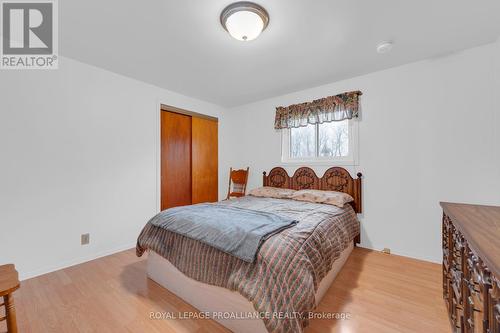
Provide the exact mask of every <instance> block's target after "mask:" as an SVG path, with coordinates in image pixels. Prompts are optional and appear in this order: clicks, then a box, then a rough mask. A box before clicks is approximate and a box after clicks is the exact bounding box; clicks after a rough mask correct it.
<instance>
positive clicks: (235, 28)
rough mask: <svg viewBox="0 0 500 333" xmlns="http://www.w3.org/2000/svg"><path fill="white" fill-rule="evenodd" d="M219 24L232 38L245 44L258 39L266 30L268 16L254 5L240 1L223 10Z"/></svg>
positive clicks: (262, 9)
mask: <svg viewBox="0 0 500 333" xmlns="http://www.w3.org/2000/svg"><path fill="white" fill-rule="evenodd" d="M220 23H221V24H222V26H223V27H224V29H226V31H227V32H229V34H230V35H231V36H232V37H233V38H235V39H237V40H241V41H245V42H246V41H250V40H253V39H255V38H257V37H259V35H260V34H261V32H262V31H264V29H266V27H267V25H268V24H269V14H268V13H267V11H266V10H265V9H264V8H263V7H262V6H259V5H258V4H256V3H253V2H249V1H240V2H235V3H233V4H230V5H229V6H227V7H226V8H224V10H223V11H222V13H221V14H220Z"/></svg>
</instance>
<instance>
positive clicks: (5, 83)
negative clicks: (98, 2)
mask: <svg viewBox="0 0 500 333" xmlns="http://www.w3.org/2000/svg"><path fill="white" fill-rule="evenodd" d="M159 103H164V104H168V105H173V106H177V107H180V108H185V109H188V110H191V111H196V112H200V113H204V114H209V115H213V116H218V117H219V119H220V122H219V124H220V136H224V125H225V123H224V120H223V114H222V113H223V109H222V108H220V107H218V106H215V105H213V104H209V103H205V102H202V101H199V100H195V99H192V98H189V97H186V96H182V95H179V94H175V93H172V92H169V91H166V90H162V89H160V88H157V87H154V86H151V85H147V84H145V83H141V82H138V81H135V80H132V79H128V78H125V77H123V76H120V75H117V74H113V73H111V72H108V71H105V70H102V69H99V68H96V67H92V66H88V65H85V64H82V63H80V62H77V61H73V60H70V59H66V58H62V59H61V63H60V69H59V70H56V71H2V72H1V73H0V264H2V263H7V262H14V263H15V264H16V266H17V268H18V270H19V272H20V273H21V277H22V278H27V277H30V276H34V275H38V274H41V273H44V272H47V271H51V270H54V269H57V268H60V267H63V266H67V265H70V264H74V263H77V262H81V261H85V260H88V259H92V258H95V257H97V256H100V255H104V254H108V253H112V252H115V251H117V250H120V249H125V248H131V247H133V246H135V242H136V239H137V236H138V234H139V232H140V230H141V228H142V227H143V226H144V224H145V223H146V221H147V219H148V218H149V217H151V216H153V215H154V214H155V213H156V211H157V208H158V206H157V203H158V197H157V183H158V179H157V175H158V169H157V164H158V160H157V156H158V151H157V149H158V142H159V139H158V132H157V128H158V117H159V114H158V112H159V109H158V105H159ZM223 154H224V148H223V147H221V152H220V155H221V158H222V157H223ZM224 171H225V170H222V169H221V175H220V179H221V181H220V183H221V195H224V194H225V193H224V191H225V190H226V177H227V174H226V173H227V172H224ZM87 232H88V233H90V238H91V241H90V245H87V246H81V245H80V234H82V233H87Z"/></svg>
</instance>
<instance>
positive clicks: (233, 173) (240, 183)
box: [226, 167, 250, 199]
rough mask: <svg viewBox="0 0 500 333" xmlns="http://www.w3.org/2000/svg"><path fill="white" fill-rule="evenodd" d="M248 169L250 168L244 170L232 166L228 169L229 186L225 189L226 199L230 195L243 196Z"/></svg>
mask: <svg viewBox="0 0 500 333" xmlns="http://www.w3.org/2000/svg"><path fill="white" fill-rule="evenodd" d="M249 169H250V168H248V167H247V169H246V170H245V169H239V170H233V168H230V169H229V187H228V190H227V198H226V199H229V198H230V197H237V198H239V197H243V196H245V192H246V189H247V182H248V170H249ZM231 185H232V188H231Z"/></svg>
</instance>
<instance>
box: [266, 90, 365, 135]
mask: <svg viewBox="0 0 500 333" xmlns="http://www.w3.org/2000/svg"><path fill="white" fill-rule="evenodd" d="M361 95H362V93H361V91H351V92H346V93H343V94H339V95H335V96H329V97H325V98H322V99H317V100H315V101H312V102H307V103H301V104H294V105H290V106H287V107H283V106H278V107H277V108H276V118H275V120H274V128H275V129H282V128H294V127H301V126H307V124H321V123H324V122H330V121H340V120H344V119H352V118H356V117H357V116H358V111H359V96H361Z"/></svg>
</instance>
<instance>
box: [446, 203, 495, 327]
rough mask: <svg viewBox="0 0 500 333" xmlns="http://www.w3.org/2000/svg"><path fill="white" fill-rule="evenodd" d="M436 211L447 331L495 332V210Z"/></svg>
mask: <svg viewBox="0 0 500 333" xmlns="http://www.w3.org/2000/svg"><path fill="white" fill-rule="evenodd" d="M441 207H442V208H443V296H444V298H445V300H446V305H447V307H448V312H449V315H450V320H451V324H452V327H453V328H454V331H456V332H485V333H500V207H492V206H478V205H466V204H456V203H448V202H442V203H441Z"/></svg>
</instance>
